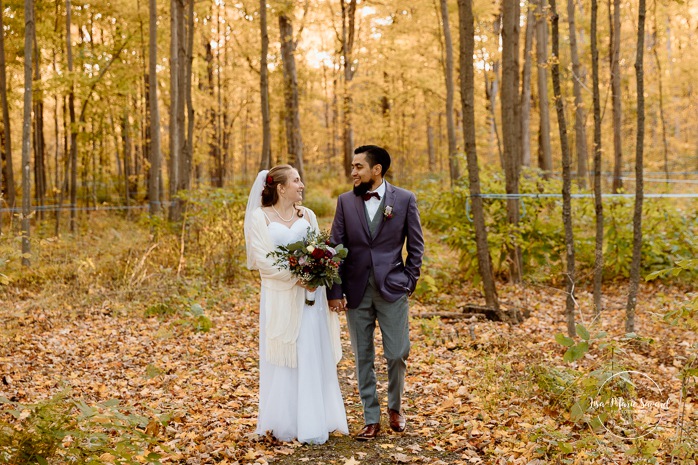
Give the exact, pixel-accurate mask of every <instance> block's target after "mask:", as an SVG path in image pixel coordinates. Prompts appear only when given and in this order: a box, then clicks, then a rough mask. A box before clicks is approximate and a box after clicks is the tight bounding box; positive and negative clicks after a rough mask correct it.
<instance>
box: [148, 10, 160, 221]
mask: <svg viewBox="0 0 698 465" xmlns="http://www.w3.org/2000/svg"><path fill="white" fill-rule="evenodd" d="M149 4H150V23H149V33H150V37H149V47H150V53H149V62H148V66H149V73H148V98H149V106H150V171H149V176H148V201H149V202H150V214H151V215H155V214H157V213H159V212H160V170H161V167H160V165H161V159H162V155H161V149H160V108H159V105H158V76H157V63H158V58H157V53H158V42H157V37H158V31H157V27H158V26H157V24H158V12H157V0H149Z"/></svg>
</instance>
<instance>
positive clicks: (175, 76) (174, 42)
mask: <svg viewBox="0 0 698 465" xmlns="http://www.w3.org/2000/svg"><path fill="white" fill-rule="evenodd" d="M179 4H180V2H179V0H170V127H169V131H168V132H169V136H170V163H169V171H170V176H169V181H170V183H169V194H170V209H169V219H170V221H173V220H176V219H178V218H179V215H180V212H179V210H178V208H177V205H178V204H177V202H175V196H176V195H177V186H178V184H179V158H180V156H181V153H180V145H181V142H180V141H181V138H182V131H183V129H184V128H183V127H182V126H181V125H180V123H181V121H180V120H179V118H178V109H179V107H180V100H181V99H182V96H180V95H179V89H180V86H179V75H180V73H179V68H180V66H181V65H180V62H179V47H180V45H179V43H180V41H181V40H183V39H182V38H181V37H180V31H179V29H180V28H179V23H180V22H181V21H182V19H181V18H180V16H182V11H181V8H180V6H179Z"/></svg>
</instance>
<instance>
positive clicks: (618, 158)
mask: <svg viewBox="0 0 698 465" xmlns="http://www.w3.org/2000/svg"><path fill="white" fill-rule="evenodd" d="M610 51H611V100H612V102H613V104H612V107H613V193H614V194H617V193H618V191H619V190H620V189H621V188H622V187H623V180H622V179H621V170H622V169H623V141H622V139H621V137H622V134H621V131H622V127H621V124H622V121H621V117H622V115H621V100H620V99H621V90H620V0H613V19H612V27H611V48H610Z"/></svg>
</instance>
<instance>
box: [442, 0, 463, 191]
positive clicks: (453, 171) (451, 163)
mask: <svg viewBox="0 0 698 465" xmlns="http://www.w3.org/2000/svg"><path fill="white" fill-rule="evenodd" d="M440 1H441V24H442V27H443V33H444V46H445V50H446V63H445V65H446V66H445V67H444V73H445V75H446V76H445V78H446V130H447V131H448V173H449V176H450V179H451V186H453V185H455V183H456V182H457V181H458V178H459V177H460V173H459V171H460V169H459V167H458V148H457V144H456V123H455V121H454V118H453V113H454V108H453V107H454V94H455V88H454V84H453V41H452V40H451V26H450V25H449V21H448V1H447V0H440Z"/></svg>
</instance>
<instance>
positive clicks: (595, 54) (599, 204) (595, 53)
mask: <svg viewBox="0 0 698 465" xmlns="http://www.w3.org/2000/svg"><path fill="white" fill-rule="evenodd" d="M598 13H599V5H598V2H597V0H591V39H590V40H591V70H592V71H591V74H592V81H593V82H592V88H593V90H592V92H593V95H594V97H593V99H594V211H595V220H596V244H595V247H594V258H595V260H594V313H595V316H596V317H597V318H598V317H599V316H600V314H601V284H602V280H603V199H602V192H601V168H602V167H601V96H600V94H599V48H598V41H597V38H596V35H597V30H598V26H597V18H598Z"/></svg>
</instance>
